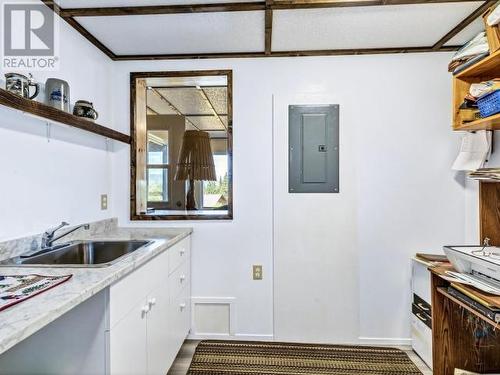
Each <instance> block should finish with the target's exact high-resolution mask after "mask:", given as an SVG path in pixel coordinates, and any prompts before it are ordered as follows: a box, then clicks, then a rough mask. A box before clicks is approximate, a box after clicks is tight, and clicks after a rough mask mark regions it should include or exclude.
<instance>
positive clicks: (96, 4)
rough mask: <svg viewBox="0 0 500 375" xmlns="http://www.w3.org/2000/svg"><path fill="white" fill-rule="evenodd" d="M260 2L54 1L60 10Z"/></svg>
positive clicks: (245, 0)
mask: <svg viewBox="0 0 500 375" xmlns="http://www.w3.org/2000/svg"><path fill="white" fill-rule="evenodd" d="M247 1H251V2H254V1H260V0H230V1H228V0H210V1H203V0H56V3H57V4H58V5H59V6H60V7H61V8H103V7H128V6H150V5H179V4H208V3H211V4H215V3H228V2H231V3H240V2H247Z"/></svg>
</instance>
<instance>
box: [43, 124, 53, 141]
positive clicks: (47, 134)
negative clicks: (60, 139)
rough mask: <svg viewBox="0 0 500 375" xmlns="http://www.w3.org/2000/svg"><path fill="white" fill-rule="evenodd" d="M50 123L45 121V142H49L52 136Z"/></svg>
mask: <svg viewBox="0 0 500 375" xmlns="http://www.w3.org/2000/svg"><path fill="white" fill-rule="evenodd" d="M51 133H52V124H51V123H50V122H48V121H47V122H46V123H45V135H46V136H47V143H50V138H51V136H52V134H51Z"/></svg>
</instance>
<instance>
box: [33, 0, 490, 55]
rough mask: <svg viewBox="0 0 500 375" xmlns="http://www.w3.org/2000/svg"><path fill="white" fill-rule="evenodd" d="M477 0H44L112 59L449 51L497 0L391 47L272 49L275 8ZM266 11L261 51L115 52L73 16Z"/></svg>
mask: <svg viewBox="0 0 500 375" xmlns="http://www.w3.org/2000/svg"><path fill="white" fill-rule="evenodd" d="M464 1H475V0H265V1H258V2H241V3H215V4H214V3H209V4H188V5H152V6H124V7H101V8H73V9H69V8H68V9H63V8H61V7H60V6H59V5H57V4H56V3H55V2H54V0H42V2H43V3H44V4H46V5H47V6H48V7H49V8H51V9H52V10H53V11H54V12H55V13H57V14H58V15H60V16H61V17H62V18H63V19H64V20H65V21H66V22H67V23H68V24H69V25H71V26H72V27H73V28H74V29H75V30H77V31H78V32H79V33H80V34H81V35H83V36H84V37H85V38H86V39H87V40H88V41H89V42H90V43H92V44H94V45H95V46H96V47H97V48H99V49H100V50H101V51H102V52H103V53H105V54H106V55H107V56H108V57H109V58H110V59H111V60H114V61H126V60H171V59H217V58H250V57H254V58H255V57H298V56H337V55H370V54H388V53H416V52H447V51H455V50H457V49H459V48H460V46H445V44H446V43H447V42H448V41H449V40H451V39H452V38H453V37H454V36H455V35H457V34H458V33H459V32H460V31H462V30H463V29H465V28H466V27H467V26H468V25H469V24H470V23H472V22H473V21H474V20H475V19H476V18H478V17H479V16H481V14H482V13H483V12H485V11H486V10H487V9H488V8H489V7H491V6H492V5H494V4H495V3H496V0H490V1H484V2H483V4H482V5H481V6H480V7H479V8H477V9H476V10H475V11H474V12H472V13H471V14H470V15H469V16H467V17H466V18H465V19H464V20H462V21H461V22H460V23H459V24H458V25H456V26H455V27H454V28H453V29H452V30H451V31H450V32H448V33H447V34H446V35H444V36H443V37H442V38H441V39H440V40H438V41H437V42H436V43H434V44H433V45H432V46H420V47H401V46H396V47H392V48H365V49H330V50H311V51H272V46H271V41H272V28H273V11H274V10H290V9H318V8H338V7H360V6H364V7H367V6H387V5H410V4H438V3H460V2H464ZM248 11H264V12H265V22H264V24H265V33H264V34H265V49H264V51H262V52H229V53H227V52H226V53H220V52H213V53H191V54H166V53H161V54H148V55H116V54H115V53H114V52H113V51H111V49H109V48H108V47H107V46H105V45H104V44H103V43H101V42H100V41H99V40H98V39H97V38H95V37H94V36H93V35H92V34H91V33H90V32H89V31H88V30H86V29H85V28H84V27H83V26H82V25H81V24H80V23H78V22H77V21H76V20H75V18H74V17H109V16H133V15H151V14H178V13H207V12H248Z"/></svg>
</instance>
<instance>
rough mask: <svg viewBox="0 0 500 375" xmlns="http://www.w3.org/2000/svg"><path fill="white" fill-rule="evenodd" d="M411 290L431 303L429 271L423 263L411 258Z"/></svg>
mask: <svg viewBox="0 0 500 375" xmlns="http://www.w3.org/2000/svg"><path fill="white" fill-rule="evenodd" d="M411 280H412V292H413V293H414V294H416V295H418V296H419V297H420V298H422V299H423V300H424V301H425V302H427V303H428V304H429V305H431V302H432V301H431V273H430V272H429V270H428V269H427V266H426V265H425V264H422V263H420V262H417V261H415V260H412V279H411Z"/></svg>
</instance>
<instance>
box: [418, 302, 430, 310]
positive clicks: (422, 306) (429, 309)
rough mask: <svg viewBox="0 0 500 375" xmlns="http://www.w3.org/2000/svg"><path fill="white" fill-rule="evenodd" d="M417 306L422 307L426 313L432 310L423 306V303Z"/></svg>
mask: <svg viewBox="0 0 500 375" xmlns="http://www.w3.org/2000/svg"><path fill="white" fill-rule="evenodd" d="M417 306H418V307H420V308H421V309H422V310H424V311H429V310H430V309H428V308H427V307H425V306H424V305H422V304H421V303H418V304H417Z"/></svg>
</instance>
